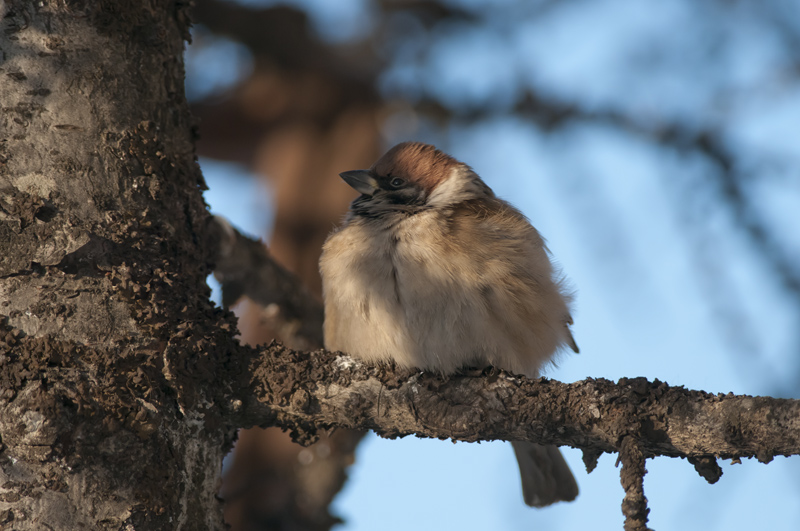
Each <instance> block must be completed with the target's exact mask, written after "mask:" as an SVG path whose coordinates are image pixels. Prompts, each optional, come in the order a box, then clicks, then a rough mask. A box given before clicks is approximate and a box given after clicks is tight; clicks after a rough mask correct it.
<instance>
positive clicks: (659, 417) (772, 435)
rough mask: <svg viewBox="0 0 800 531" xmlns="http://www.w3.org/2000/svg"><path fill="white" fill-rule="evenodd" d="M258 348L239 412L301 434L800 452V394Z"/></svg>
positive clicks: (762, 455) (694, 452) (609, 448)
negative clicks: (460, 368)
mask: <svg viewBox="0 0 800 531" xmlns="http://www.w3.org/2000/svg"><path fill="white" fill-rule="evenodd" d="M242 348H243V349H244V348H246V347H242ZM242 355H243V356H246V355H247V354H245V353H242ZM250 356H251V367H250V370H249V371H248V372H249V373H250V374H251V375H252V380H251V383H250V386H249V387H247V386H243V387H242V388H241V391H240V394H239V396H240V398H241V401H242V403H243V404H244V405H243V406H242V407H241V408H240V410H239V411H238V421H239V422H241V423H242V425H244V426H253V425H267V424H269V425H273V424H274V425H279V426H282V427H283V428H285V429H289V430H292V431H293V432H294V434H295V438H296V439H297V440H298V442H301V443H307V442H309V441H313V439H314V436H315V431H316V430H317V429H328V428H334V427H347V428H356V429H372V430H374V431H375V432H376V433H378V434H379V435H381V436H383V437H389V438H393V437H399V436H404V435H410V434H416V435H418V436H421V437H431V438H438V439H448V438H450V439H453V440H459V441H467V442H474V441H488V440H528V441H533V442H539V443H545V444H558V445H569V446H572V447H575V448H580V449H582V450H584V451H588V452H590V453H592V452H594V453H597V452H618V451H620V449H621V448H622V442H623V439H625V438H626V437H635V439H636V440H637V444H638V446H639V448H640V451H641V453H642V455H643V457H644V458H649V457H655V456H659V455H663V456H669V457H685V458H693V459H695V458H726V459H733V458H742V457H756V458H758V460H759V461H761V462H762V463H767V462H769V461H771V460H772V458H773V456H775V455H784V456H789V455H796V454H798V453H800V400H789V399H778V398H769V397H752V396H746V395H733V394H730V393H729V394H727V395H722V394H717V395H714V394H710V393H706V392H703V391H692V390H687V389H685V388H683V387H672V386H669V385H667V384H666V383H663V382H659V381H658V380H656V381H654V382H649V381H647V380H646V379H645V378H633V379H629V378H622V379H620V381H619V382H618V383H616V384H615V383H613V382H611V381H608V380H605V379H592V378H589V379H586V380H583V381H580V382H575V383H571V384H565V383H561V382H558V381H555V380H548V379H545V378H540V379H539V380H533V381H532V380H528V379H527V378H524V377H522V376H518V375H512V374H510V373H507V372H505V371H500V370H495V369H485V370H474V369H470V370H466V371H465V372H464V373H463V374H461V375H457V376H451V377H440V376H437V375H433V374H431V373H426V372H421V371H404V370H398V369H396V368H394V367H392V366H380V367H369V366H366V365H363V364H361V363H360V362H357V361H355V360H353V359H351V358H349V357H347V356H344V355H342V354H340V353H331V352H326V351H316V352H300V351H294V350H290V349H287V348H285V347H284V346H282V345H280V344H278V343H272V344H271V345H269V346H267V347H264V348H262V349H261V350H259V351H258V352H252V351H250Z"/></svg>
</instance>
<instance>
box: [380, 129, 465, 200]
mask: <svg viewBox="0 0 800 531" xmlns="http://www.w3.org/2000/svg"><path fill="white" fill-rule="evenodd" d="M458 167H462V168H466V167H467V166H466V164H464V163H463V162H459V161H457V160H456V159H454V158H453V157H451V156H450V155H448V154H447V153H444V152H442V151H439V150H438V149H436V148H435V147H434V146H432V145H430V144H423V143H422V142H403V143H401V144H397V145H396V146H394V147H393V148H392V149H390V150H389V151H387V152H386V153H385V154H384V155H383V156H382V157H381V158H379V159H378V161H377V162H375V164H373V165H372V168H370V170H371V171H372V172H373V173H374V174H375V175H376V176H381V177H388V176H391V177H393V178H395V177H399V178H401V179H405V180H407V181H409V182H413V183H416V184H417V185H419V186H420V187H422V188H424V189H425V190H427V191H428V192H429V193H430V192H432V191H433V190H434V189H435V188H436V186H437V185H439V184H440V183H441V182H443V181H444V180H445V179H447V178H448V177H449V176H450V174H451V172H452V170H453V169H454V168H458Z"/></svg>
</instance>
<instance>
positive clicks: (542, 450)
mask: <svg viewBox="0 0 800 531" xmlns="http://www.w3.org/2000/svg"><path fill="white" fill-rule="evenodd" d="M511 445H512V446H513V447H514V453H515V454H516V455H517V462H518V463H519V473H520V476H521V477H522V496H523V498H524V499H525V503H526V504H528V505H530V506H531V507H545V506H547V505H550V504H552V503H555V502H558V501H572V500H574V499H575V497H576V496H577V495H578V483H577V482H576V481H575V477H574V476H573V475H572V472H571V471H570V469H569V466H567V462H566V461H564V456H562V455H561V452H560V451H559V450H558V448H556V447H555V446H553V445H547V446H545V445H541V444H534V443H529V442H521V441H514V442H512V443H511Z"/></svg>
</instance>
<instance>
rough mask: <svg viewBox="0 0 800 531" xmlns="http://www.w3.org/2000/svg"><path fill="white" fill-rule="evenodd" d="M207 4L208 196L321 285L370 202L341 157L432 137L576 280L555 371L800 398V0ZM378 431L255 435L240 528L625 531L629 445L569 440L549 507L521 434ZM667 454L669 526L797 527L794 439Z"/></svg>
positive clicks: (196, 92)
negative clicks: (618, 447) (767, 451)
mask: <svg viewBox="0 0 800 531" xmlns="http://www.w3.org/2000/svg"><path fill="white" fill-rule="evenodd" d="M195 3H196V10H195V13H196V17H195V18H196V22H197V24H196V25H195V27H194V33H193V44H192V45H191V46H189V47H188V50H187V52H186V61H187V63H186V66H187V81H186V83H187V84H186V90H187V95H188V97H189V98H190V101H191V102H192V104H193V106H194V112H195V114H196V115H197V116H198V117H199V119H200V135H201V140H200V142H199V144H198V149H199V152H200V155H201V160H200V163H201V166H202V169H203V172H204V174H205V177H206V180H207V183H208V185H209V190H208V191H207V192H206V200H207V201H208V202H209V204H210V206H211V209H212V211H214V212H215V213H217V214H221V215H223V216H226V217H228V218H229V219H230V220H231V221H232V222H233V223H234V224H235V225H237V226H238V227H240V229H242V230H243V231H245V232H248V233H250V234H252V235H255V236H260V237H263V238H264V240H265V241H266V242H268V245H269V247H270V250H271V252H272V253H273V255H274V256H275V258H276V259H277V260H278V261H280V262H281V263H282V264H284V265H285V266H286V267H287V268H289V269H290V270H292V271H294V272H295V273H297V274H298V275H299V276H300V277H301V278H302V279H303V280H304V281H305V282H306V283H307V284H308V286H309V287H310V288H311V289H312V290H313V291H314V292H315V293H319V289H320V280H319V276H318V273H317V258H318V256H319V251H320V246H321V244H322V242H323V241H324V238H325V236H326V235H327V234H328V233H329V232H330V231H331V229H332V228H333V227H334V226H335V225H336V224H337V223H338V222H339V220H340V219H341V216H342V215H343V213H344V212H345V210H346V208H347V205H348V203H349V201H350V200H352V198H353V192H352V191H351V190H350V189H349V188H348V187H347V186H346V185H345V184H344V183H343V182H341V180H340V179H339V178H338V176H337V175H338V173H339V172H341V171H344V170H350V169H356V168H363V167H368V166H369V165H371V163H372V162H373V161H374V160H375V159H376V158H377V157H378V156H379V155H380V154H381V153H382V152H383V151H384V150H385V149H386V148H388V147H390V146H391V145H393V144H394V143H396V142H399V141H404V140H421V141H426V142H430V143H434V144H436V145H437V146H438V147H440V148H441V149H443V150H445V151H447V152H449V153H451V154H452V155H454V156H455V157H457V158H458V159H461V160H462V161H464V162H466V163H468V164H469V165H471V166H472V167H473V168H474V169H475V170H476V171H477V173H478V174H479V175H481V176H482V177H483V178H484V180H485V181H486V182H487V183H488V184H489V185H490V186H491V187H492V188H493V189H494V190H495V192H497V194H498V195H500V196H501V197H503V198H506V199H508V200H510V201H511V202H512V203H514V204H515V205H516V206H518V207H519V208H520V209H521V210H522V211H523V212H524V213H525V214H526V215H527V216H528V217H529V218H530V220H531V221H532V223H533V224H534V225H535V226H536V227H537V228H538V229H539V231H540V232H541V233H542V234H543V235H544V236H545V237H546V238H547V239H548V242H549V247H550V249H551V251H552V252H553V255H554V256H555V258H556V260H557V261H558V262H559V263H560V265H561V267H562V268H563V269H564V271H565V272H566V274H567V275H568V277H569V278H570V279H571V282H572V283H573V285H574V287H575V288H576V291H577V302H576V308H575V311H574V312H573V313H574V317H575V326H574V334H575V337H576V339H577V342H578V344H579V345H580V347H581V354H580V355H572V356H565V357H564V358H563V359H561V360H560V361H559V363H558V366H557V367H553V368H552V369H551V370H550V371H549V372H548V374H547V376H549V377H551V378H555V379H558V380H561V381H565V382H571V381H575V380H580V379H583V378H586V377H589V376H591V377H605V378H609V379H612V380H617V379H618V378H620V377H623V376H626V377H635V376H646V377H648V378H650V379H654V378H658V379H660V380H662V381H667V382H668V383H669V384H672V385H684V386H686V387H689V388H692V389H703V390H705V391H709V392H715V393H716V392H720V393H727V392H734V393H740V394H752V395H771V396H775V397H785V398H800V2H798V0H691V1H690V0H662V1H660V2H640V1H635V0H592V1H588V0H494V1H489V0H372V1H369V0H337V1H336V2H331V1H326V0H291V1H290V0H286V1H283V2H276V1H269V0H196V2H195ZM235 310H236V311H237V313H238V314H239V316H240V328H241V330H242V336H243V339H244V340H245V341H248V342H250V343H253V344H258V343H263V342H265V341H268V340H269V339H271V338H272V337H279V338H280V339H282V340H284V341H286V342H288V343H289V344H292V341H293V338H292V337H291V334H290V333H289V334H287V333H286V330H285V327H284V328H281V327H280V326H278V325H277V324H276V322H275V319H276V315H275V309H274V308H273V309H269V308H267V309H264V308H259V307H257V306H255V305H254V304H252V303H249V302H248V301H247V300H243V301H240V302H239V303H238V304H237V305H236V307H235ZM361 437H362V434H354V433H346V432H337V433H336V434H334V435H333V436H332V437H329V438H325V439H323V440H322V441H321V442H320V443H318V444H317V445H315V446H312V447H310V448H308V449H302V448H300V447H298V446H296V445H293V444H291V443H289V442H288V438H287V437H286V436H285V435H283V434H282V433H280V432H278V431H274V430H250V431H247V432H243V433H242V434H241V436H240V440H239V442H238V443H237V448H236V450H235V454H234V455H232V456H229V458H228V459H227V460H226V464H225V480H224V485H223V488H222V491H221V494H222V496H223V497H224V498H225V499H226V502H227V505H226V518H227V519H228V521H229V522H231V523H232V524H233V529H235V530H237V531H241V530H248V531H249V530H260V529H291V530H294V529H298V530H300V529H320V530H321V529H328V528H330V526H331V525H334V524H335V522H336V521H337V517H338V518H341V519H343V520H344V523H343V524H342V525H341V526H340V527H338V529H341V530H342V531H356V530H358V531H361V530H374V529H381V530H408V529H422V530H426V529H461V530H472V529H476V530H477V529H511V530H514V529H520V530H522V529H533V528H536V529H586V528H591V529H595V530H606V529H608V530H619V529H621V528H622V521H623V519H622V513H621V510H620V503H621V501H622V496H623V492H622V489H621V487H620V486H619V476H618V472H619V470H618V469H616V468H615V466H614V463H615V460H616V456H612V455H605V456H603V457H602V458H601V459H600V463H599V466H598V467H597V469H596V470H595V471H594V472H593V473H592V474H590V475H587V474H586V472H585V469H584V467H583V464H582V462H581V457H580V453H579V452H578V451H577V450H572V449H564V452H565V454H566V457H567V460H568V461H569V462H570V465H571V467H572V468H573V470H574V471H575V473H576V477H577V479H578V482H579V484H580V487H581V495H580V496H579V498H578V499H577V501H575V502H574V503H571V504H560V505H557V506H555V507H551V508H548V509H544V510H533V509H529V508H527V507H525V506H524V505H523V502H522V496H521V493H520V487H519V484H518V477H517V470H516V464H515V461H514V457H513V453H512V451H511V448H510V446H508V445H507V444H504V443H491V444H456V445H453V444H452V443H449V442H444V441H428V440H420V439H415V438H405V439H403V440H395V441H389V440H382V439H379V438H377V437H376V436H374V435H372V434H369V435H366V436H364V438H363V440H362V438H361ZM359 441H361V442H360V444H359ZM351 463H353V464H352V466H349V465H350V464H351ZM348 466H349V468H348ZM647 468H648V470H649V474H648V475H647V476H646V477H645V493H646V495H647V497H648V499H649V502H650V508H651V513H650V525H651V527H653V528H655V529H658V530H665V529H703V530H726V531H729V530H740V529H741V530H745V529H747V530H750V529H772V530H796V529H800V503H797V500H798V497H799V496H800V460H798V459H797V458H791V459H786V458H783V457H777V458H776V459H775V461H774V462H772V463H770V464H769V465H762V464H760V463H757V462H755V461H754V460H750V461H745V462H743V463H742V464H736V465H731V464H730V463H724V464H723V469H724V475H723V476H722V479H721V480H720V481H719V483H717V484H716V485H708V484H706V483H705V481H704V480H703V479H701V478H700V477H699V476H698V475H697V473H695V472H694V469H693V467H692V466H691V465H690V464H688V463H687V462H686V461H682V460H676V459H667V458H658V459H654V460H650V461H648V463H647ZM345 473H346V474H347V475H349V479H348V480H347V481H345V476H344V474H345ZM342 485H343V487H342ZM340 487H342V489H341V491H340V492H339V488H340ZM337 492H338V494H337ZM331 499H333V502H332V505H329V502H330V501H331Z"/></svg>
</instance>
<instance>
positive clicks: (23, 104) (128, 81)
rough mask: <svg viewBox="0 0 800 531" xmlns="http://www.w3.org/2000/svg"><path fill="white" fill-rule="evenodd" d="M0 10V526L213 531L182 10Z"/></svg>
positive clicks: (222, 328)
mask: <svg viewBox="0 0 800 531" xmlns="http://www.w3.org/2000/svg"><path fill="white" fill-rule="evenodd" d="M3 7H4V9H3V13H2V14H3V15H4V17H3V18H2V21H1V22H0V49H1V50H2V52H0V54H1V56H2V60H3V63H2V71H0V105H1V106H2V113H1V114H0V313H1V314H2V315H0V323H1V324H2V328H1V329H0V337H2V340H1V341H0V389H1V392H0V441H1V444H0V521H1V522H2V523H1V524H0V526H4V528H11V529H15V530H26V529H36V530H41V529H54V530H74V529H115V530H117V529H122V528H125V526H132V528H136V529H181V528H182V529H219V528H221V527H222V522H221V511H220V507H219V504H218V502H217V500H216V499H215V491H216V482H217V479H218V475H219V469H220V464H221V459H222V456H223V452H224V451H225V449H226V447H227V446H228V445H229V442H230V438H231V435H232V433H231V430H230V427H229V425H227V424H226V423H224V422H223V421H222V419H223V415H222V414H221V411H220V410H219V409H218V408H216V407H213V405H212V402H211V401H210V400H209V398H208V395H207V392H206V389H205V388H204V387H202V386H201V387H198V386H196V385H195V384H196V382H195V380H194V379H193V378H194V377H198V378H200V380H198V381H202V380H203V379H205V381H208V380H209V374H210V373H211V372H212V371H213V370H214V369H213V368H214V367H219V366H224V365H225V363H226V362H227V357H226V356H227V355H226V354H222V356H223V357H222V358H214V359H212V354H211V353H208V352H207V351H205V349H204V348H203V344H204V342H207V341H209V338H210V337H213V336H214V335H215V334H216V335H217V336H218V339H217V341H220V342H224V341H226V340H227V339H225V338H229V337H230V333H231V331H232V330H233V329H234V325H233V324H232V323H231V322H230V320H229V318H228V317H227V316H225V315H224V314H223V313H222V312H220V311H217V310H214V308H213V307H212V305H211V304H210V303H209V301H208V289H207V288H206V287H205V276H206V275H207V273H208V265H207V260H206V258H205V256H204V255H203V251H202V249H201V247H200V246H199V245H198V243H197V242H199V241H202V240H203V232H204V230H205V223H206V219H207V213H206V207H205V205H204V204H203V201H202V198H201V195H200V189H201V188H202V187H203V181H202V177H201V175H200V172H199V169H198V167H197V165H196V162H195V157H194V147H193V138H192V135H193V124H192V122H191V117H190V114H189V112H188V108H187V105H186V102H185V99H184V95H183V85H182V84H183V63H182V53H183V41H184V39H186V38H187V37H188V27H189V20H188V14H187V8H188V2H186V3H183V2H174V1H167V0H150V1H140V0H136V1H134V0H130V1H119V0H114V1H98V2H82V1H68V2H64V1H55V0H51V1H44V2H22V1H12V2H6V3H5V4H4V6H3ZM201 328H202V331H200V329H201ZM187 375H193V376H191V377H190V378H188V379H187V378H186V377H185V376H187Z"/></svg>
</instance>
